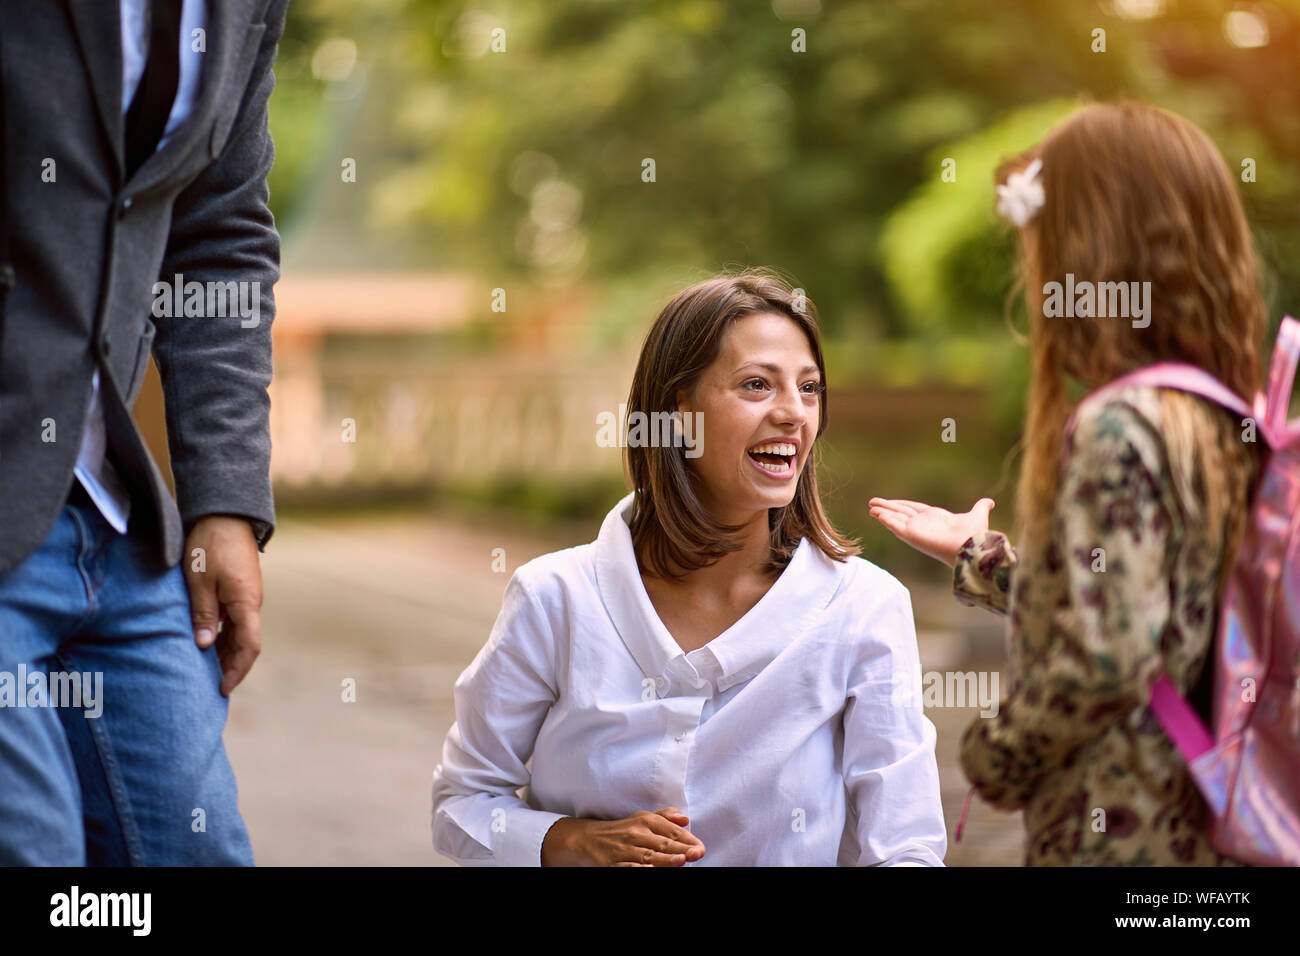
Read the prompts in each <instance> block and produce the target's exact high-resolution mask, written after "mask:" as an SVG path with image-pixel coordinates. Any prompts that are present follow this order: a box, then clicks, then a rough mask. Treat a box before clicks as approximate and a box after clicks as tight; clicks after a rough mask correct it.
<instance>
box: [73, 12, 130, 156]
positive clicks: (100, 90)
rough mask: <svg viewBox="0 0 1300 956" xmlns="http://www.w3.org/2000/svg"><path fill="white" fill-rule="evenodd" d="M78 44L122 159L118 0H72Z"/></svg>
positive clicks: (106, 127)
mask: <svg viewBox="0 0 1300 956" xmlns="http://www.w3.org/2000/svg"><path fill="white" fill-rule="evenodd" d="M69 7H70V10H71V13H72V23H73V26H74V27H75V28H76V31H77V45H78V46H79V47H80V49H81V58H82V59H83V60H84V61H85V62H86V71H87V72H88V73H89V74H90V89H91V92H92V95H93V96H94V99H95V107H96V109H97V110H98V112H99V119H100V122H101V123H102V124H103V126H104V132H105V133H106V134H107V136H108V142H109V144H110V146H111V148H112V150H113V156H114V158H115V159H116V160H117V174H118V175H119V176H120V175H121V173H122V169H123V158H122V150H123V145H122V23H121V19H120V14H119V9H118V2H117V0H69Z"/></svg>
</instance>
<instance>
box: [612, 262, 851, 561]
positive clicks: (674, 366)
mask: <svg viewBox="0 0 1300 956" xmlns="http://www.w3.org/2000/svg"><path fill="white" fill-rule="evenodd" d="M762 313H775V314H776V315H784V316H787V317H789V318H790V320H791V321H793V322H794V323H795V324H796V325H797V326H799V328H800V329H801V330H802V331H803V333H804V335H805V336H807V338H808V345H809V348H811V350H812V353H813V357H814V359H815V360H816V362H817V369H818V371H819V372H821V380H822V382H823V383H825V382H826V366H825V363H824V361H823V359H822V344H821V333H820V331H819V329H818V323H817V311H816V307H815V306H814V305H813V303H812V301H811V300H810V299H808V298H807V297H806V296H803V295H802V293H800V294H799V295H796V293H795V291H794V290H793V289H792V288H791V286H790V284H789V283H787V282H786V281H784V280H783V279H782V278H780V277H779V276H778V275H777V274H776V273H775V272H773V271H771V270H767V269H758V268H751V269H746V270H744V271H743V272H739V273H736V274H734V275H722V276H716V277H714V278H712V279H707V280H705V281H703V282H698V283H696V284H695V285H692V286H690V287H689V288H687V289H684V290H682V291H681V292H679V293H678V294H677V295H675V296H674V297H673V299H672V301H670V302H669V303H668V304H667V305H666V306H664V308H663V311H661V312H660V313H659V317H658V318H656V319H655V322H654V325H653V326H652V327H651V329H650V332H649V334H647V336H646V340H645V343H644V345H642V347H641V357H640V359H639V360H638V361H637V366H636V374H635V375H634V376H633V378H632V388H631V391H630V392H629V394H628V399H627V410H628V418H629V420H631V417H632V415H633V414H634V413H636V412H642V413H644V414H645V415H647V416H649V415H652V414H654V413H668V414H672V413H674V412H676V410H677V393H678V391H679V390H687V391H689V390H690V389H692V388H693V387H694V386H695V384H696V382H698V381H699V378H700V375H701V374H702V373H703V372H704V370H705V369H706V368H708V367H709V366H710V365H711V364H713V362H714V360H715V359H716V358H717V357H718V354H719V352H720V351H721V347H722V339H723V336H724V335H725V334H726V331H727V329H728V328H730V327H731V325H732V323H734V322H735V321H737V320H738V319H742V318H744V317H745V316H748V315H758V314H762ZM825 429H826V392H825V390H824V389H823V391H822V393H821V402H820V404H819V410H818V421H817V436H818V437H820V436H821V434H822V432H823V431H825ZM816 451H817V448H816V444H814V446H813V448H812V449H811V450H810V453H809V455H808V456H807V459H806V462H805V464H804V469H803V473H802V474H800V475H799V479H798V484H797V485H796V486H795V493H794V499H793V500H792V501H791V502H790V504H789V505H786V506H785V507H784V508H771V509H769V510H768V528H769V530H770V532H771V540H772V551H771V560H770V564H769V570H772V571H779V570H780V569H782V568H784V567H785V566H786V565H787V564H788V563H789V561H790V558H791V556H792V555H793V554H794V552H795V549H796V548H797V547H798V545H799V540H800V539H801V538H805V537H806V538H807V539H808V540H809V541H810V542H811V543H812V544H815V545H816V546H817V547H819V548H821V550H822V551H823V552H825V553H826V554H827V555H828V556H829V557H831V558H833V559H834V560H836V561H843V560H845V559H846V558H847V557H849V556H850V555H853V554H857V553H858V548H857V546H856V545H857V542H856V541H854V540H852V539H849V538H845V537H843V536H841V535H840V534H839V533H838V532H837V531H836V530H835V529H834V528H833V527H831V523H830V521H829V519H828V518H827V517H826V513H825V512H824V511H823V510H822V504H821V498H820V497H819V496H818V493H817V474H816V462H815V455H816ZM625 453H626V463H627V469H628V473H629V474H630V476H631V479H632V487H633V489H634V490H635V492H636V496H635V505H634V508H633V511H632V520H631V530H632V542H633V545H634V547H635V549H636V554H637V559H638V560H639V561H640V562H641V564H642V566H643V567H644V568H645V569H646V570H647V571H648V572H650V573H651V574H654V575H656V576H659V577H684V576H685V575H686V574H688V573H689V572H691V571H694V570H696V569H698V568H702V567H705V566H707V565H709V564H712V563H713V562H715V561H717V560H718V559H719V558H721V557H722V556H723V555H725V554H727V553H728V552H731V551H735V550H738V549H739V548H740V547H741V544H740V542H739V541H738V540H737V539H736V536H737V534H738V533H739V532H740V531H741V528H739V527H736V526H731V525H726V524H722V523H720V522H719V521H718V520H717V519H716V518H715V517H714V516H713V515H712V514H711V513H710V512H709V510H708V509H707V508H706V507H705V506H704V505H703V503H702V502H701V501H700V498H699V496H698V495H697V494H696V490H695V486H694V478H693V475H694V473H693V472H692V470H691V469H690V468H689V467H688V465H687V461H686V457H685V454H684V450H683V449H682V448H673V447H668V448H664V447H632V443H631V442H627V443H626V447H625Z"/></svg>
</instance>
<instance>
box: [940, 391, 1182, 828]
mask: <svg viewBox="0 0 1300 956" xmlns="http://www.w3.org/2000/svg"><path fill="white" fill-rule="evenodd" d="M1169 487H1170V486H1169V483H1168V481H1167V479H1166V473H1165V467H1164V446H1163V441H1162V439H1161V438H1160V437H1159V435H1158V434H1157V433H1156V432H1155V431H1154V430H1153V428H1152V426H1151V425H1150V424H1149V423H1147V422H1146V420H1145V419H1144V418H1142V417H1141V416H1139V415H1138V414H1137V413H1136V412H1135V411H1133V410H1132V409H1130V408H1129V407H1128V406H1127V405H1124V404H1121V403H1110V404H1106V405H1104V406H1102V407H1100V408H1095V409H1091V410H1089V412H1088V413H1086V414H1081V415H1080V418H1079V423H1078V427H1077V429H1076V431H1075V433H1074V436H1073V443H1072V448H1071V450H1070V454H1069V458H1068V460H1067V462H1066V467H1065V471H1064V475H1063V477H1062V481H1061V490H1060V494H1059V499H1058V506H1057V512H1056V528H1057V540H1058V541H1059V542H1060V545H1059V552H1060V560H1061V561H1062V562H1063V565H1064V569H1065V575H1066V582H1067V588H1068V602H1067V603H1066V604H1065V605H1063V606H1061V607H1058V608H1056V609H1055V610H1054V611H1053V613H1052V617H1051V621H1050V628H1051V635H1050V640H1049V641H1046V642H1045V643H1044V646H1046V647H1047V651H1046V653H1045V654H1044V655H1042V656H1041V657H1040V658H1039V659H1037V660H1035V661H1033V662H1027V663H1026V667H1025V672H1024V674H1023V676H1022V677H1020V678H1019V679H1018V680H1017V681H1016V683H1015V684H1014V685H1013V687H1012V689H1011V692H1010V693H1009V694H1008V695H1007V696H1006V697H1005V698H1004V699H1003V700H1002V702H1001V704H1000V706H999V709H998V713H997V714H996V715H995V716H993V717H987V718H985V717H980V718H976V719H975V721H974V722H973V723H972V724H971V725H970V726H969V727H968V728H967V730H966V732H965V734H964V735H963V737H962V741H961V748H960V756H961V763H962V768H963V769H964V770H965V772H966V776H967V777H968V778H969V779H970V781H971V783H972V784H973V785H974V786H975V787H976V789H977V790H978V791H979V793H980V796H982V797H983V798H984V799H985V800H987V801H988V802H990V803H992V804H993V805H995V806H998V807H1001V808H1003V809H1015V808H1019V807H1023V806H1025V805H1026V804H1027V803H1028V802H1029V800H1030V799H1031V798H1032V796H1033V794H1034V792H1035V791H1036V790H1037V788H1038V785H1039V782H1040V780H1041V778H1042V776H1043V775H1044V774H1046V773H1049V772H1051V771H1052V770H1053V769H1054V768H1056V767H1059V766H1060V765H1061V764H1062V763H1064V762H1065V761H1066V760H1067V759H1069V757H1070V755H1071V753H1072V752H1073V751H1075V750H1076V749H1078V748H1079V747H1081V746H1083V745H1084V744H1087V743H1088V742H1090V741H1092V740H1094V739H1096V738H1097V737H1100V736H1101V735H1102V734H1104V733H1105V732H1106V731H1107V730H1109V729H1110V728H1111V727H1112V726H1113V725H1114V724H1115V723H1116V722H1117V721H1121V720H1124V719H1125V718H1126V717H1127V716H1128V715H1129V714H1130V713H1131V712H1133V711H1134V710H1135V709H1137V708H1141V707H1144V706H1145V705H1146V703H1147V701H1148V699H1149V689H1150V686H1151V684H1152V682H1153V681H1154V680H1155V679H1156V677H1157V676H1158V675H1159V672H1160V668H1161V655H1160V641H1161V638H1162V635H1164V633H1165V630H1166V628H1167V626H1168V623H1169V617H1170V605H1169V584H1168V579H1167V577H1166V574H1167V563H1166V561H1167V558H1166V555H1167V549H1168V547H1169V544H1170V542H1171V540H1174V539H1175V538H1177V537H1178V536H1179V535H1181V533H1182V532H1181V517H1180V516H1179V512H1178V509H1177V506H1176V505H1175V504H1174V503H1173V501H1172V500H1171V499H1169V498H1168V497H1167V494H1168V489H1169ZM1033 570H1034V569H1033V568H1030V567H1023V568H1021V569H1020V572H1019V573H1020V574H1032V573H1033Z"/></svg>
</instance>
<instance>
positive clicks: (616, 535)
mask: <svg viewBox="0 0 1300 956" xmlns="http://www.w3.org/2000/svg"><path fill="white" fill-rule="evenodd" d="M634 496H635V492H632V493H630V494H628V495H627V496H626V497H625V498H624V499H623V500H622V501H620V502H619V503H618V504H617V505H615V506H614V509H613V510H612V511H610V513H609V514H608V515H606V516H605V521H604V524H602V525H601V528H600V535H599V537H597V539H596V586H597V588H598V589H599V591H600V596H601V600H602V601H603V602H604V605H605V610H606V611H607V612H608V613H609V616H610V619H611V620H612V621H613V622H614V627H615V628H616V629H617V630H618V635H619V637H620V638H622V640H623V643H624V644H625V645H626V646H627V649H628V651H629V652H630V653H631V655H632V657H633V659H635V660H636V663H637V666H638V667H639V668H640V669H641V673H642V674H644V675H645V676H646V678H647V679H649V680H652V681H654V683H655V692H656V694H657V696H660V697H663V696H665V695H666V694H667V692H668V683H669V680H672V681H673V682H674V683H676V684H678V686H679V687H680V688H682V690H683V691H684V692H685V693H687V694H705V695H711V694H712V693H715V692H716V693H722V692H723V691H725V690H727V689H728V688H729V687H732V686H733V685H735V684H739V683H741V682H743V681H747V680H749V679H750V678H751V677H753V676H754V675H755V674H757V673H758V672H759V671H761V670H762V669H763V668H764V667H766V666H767V665H768V664H770V663H771V662H772V661H773V660H774V659H775V658H776V656H777V655H778V654H780V653H781V652H782V651H783V650H784V649H785V648H786V647H787V646H788V645H789V644H790V643H791V642H793V641H794V639H795V638H796V637H798V636H799V634H801V633H802V632H803V631H804V630H805V629H806V628H807V627H808V625H809V624H810V623H812V621H813V620H814V619H815V618H816V617H817V616H818V615H819V614H821V612H822V611H823V609H824V608H825V607H826V605H827V604H829V603H830V600H831V597H832V596H833V595H834V594H835V590H836V587H837V586H838V584H839V581H840V576H841V574H842V573H843V570H844V568H845V565H844V564H843V563H842V562H837V561H832V560H831V559H830V558H828V557H827V556H826V555H825V554H824V553H823V552H822V550H821V549H820V548H818V547H816V546H815V545H813V544H811V543H810V542H809V541H808V539H807V538H804V539H801V540H800V542H799V547H798V548H797V549H796V550H795V553H794V555H793V556H792V557H791V559H790V563H789V564H788V565H786V567H785V570H784V571H782V572H781V576H780V577H778V578H777V580H776V581H775V582H774V583H773V585H772V587H771V588H769V589H768V592H767V593H766V594H764V595H763V597H762V598H761V599H760V600H759V602H758V603H757V604H755V605H754V607H752V608H751V609H750V610H749V612H748V613H747V614H745V616H744V617H742V618H741V619H740V620H739V621H737V622H736V623H734V624H733V625H732V626H731V627H729V628H728V629H727V630H726V631H724V632H723V633H722V634H719V635H718V636H717V637H715V638H713V640H711V641H710V642H709V643H708V644H706V645H705V646H704V647H703V648H701V649H700V650H699V651H698V652H692V656H691V657H690V658H689V659H688V657H687V655H686V654H685V653H684V652H683V651H682V649H681V646H680V645H678V643H677V642H676V641H675V640H673V636H672V635H671V634H670V633H668V629H667V628H666V627H664V624H663V621H661V620H660V619H659V615H658V614H657V613H656V612H655V609H654V605H653V604H652V603H651V601H650V595H649V594H647V593H646V589H645V584H644V582H643V581H642V580H641V573H640V571H638V570H637V564H636V552H635V550H634V548H633V546H632V531H631V528H630V527H629V525H628V522H629V521H630V519H631V516H632V503H633V499H634Z"/></svg>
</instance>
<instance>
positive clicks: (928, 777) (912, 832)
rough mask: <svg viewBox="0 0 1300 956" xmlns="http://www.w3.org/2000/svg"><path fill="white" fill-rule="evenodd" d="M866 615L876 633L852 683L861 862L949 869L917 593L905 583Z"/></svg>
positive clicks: (848, 724) (847, 760)
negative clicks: (915, 618)
mask: <svg viewBox="0 0 1300 956" xmlns="http://www.w3.org/2000/svg"><path fill="white" fill-rule="evenodd" d="M894 584H895V587H896V591H894V593H891V594H890V595H889V596H888V598H886V600H885V603H884V605H883V607H881V608H880V609H879V610H877V611H876V612H875V613H873V614H871V615H869V616H868V617H866V618H865V619H866V620H869V621H870V622H871V623H870V627H871V629H872V638H871V639H869V640H866V641H863V642H862V652H861V654H860V655H859V660H858V661H857V663H856V665H855V666H854V668H853V671H852V673H851V675H850V680H849V696H848V703H847V705H846V706H845V709H844V763H843V766H844V785H845V788H846V791H847V797H848V801H849V803H850V805H851V806H852V807H853V808H854V810H855V811H856V818H857V823H856V826H857V843H858V860H857V865H858V866H882V865H883V866H943V857H944V854H945V853H946V852H947V850H948V834H947V830H946V828H945V826H944V821H943V804H942V802H941V800H940V796H939V768H938V764H937V763H936V761H935V753H934V748H935V741H936V734H935V728H934V724H933V723H931V722H930V719H929V718H928V717H926V716H925V712H924V710H923V708H922V694H921V662H920V657H919V655H918V653H917V646H916V628H915V626H914V624H913V622H912V602H911V598H910V596H909V594H908V592H907V589H906V588H904V587H903V586H902V585H901V584H898V583H897V582H894Z"/></svg>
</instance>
